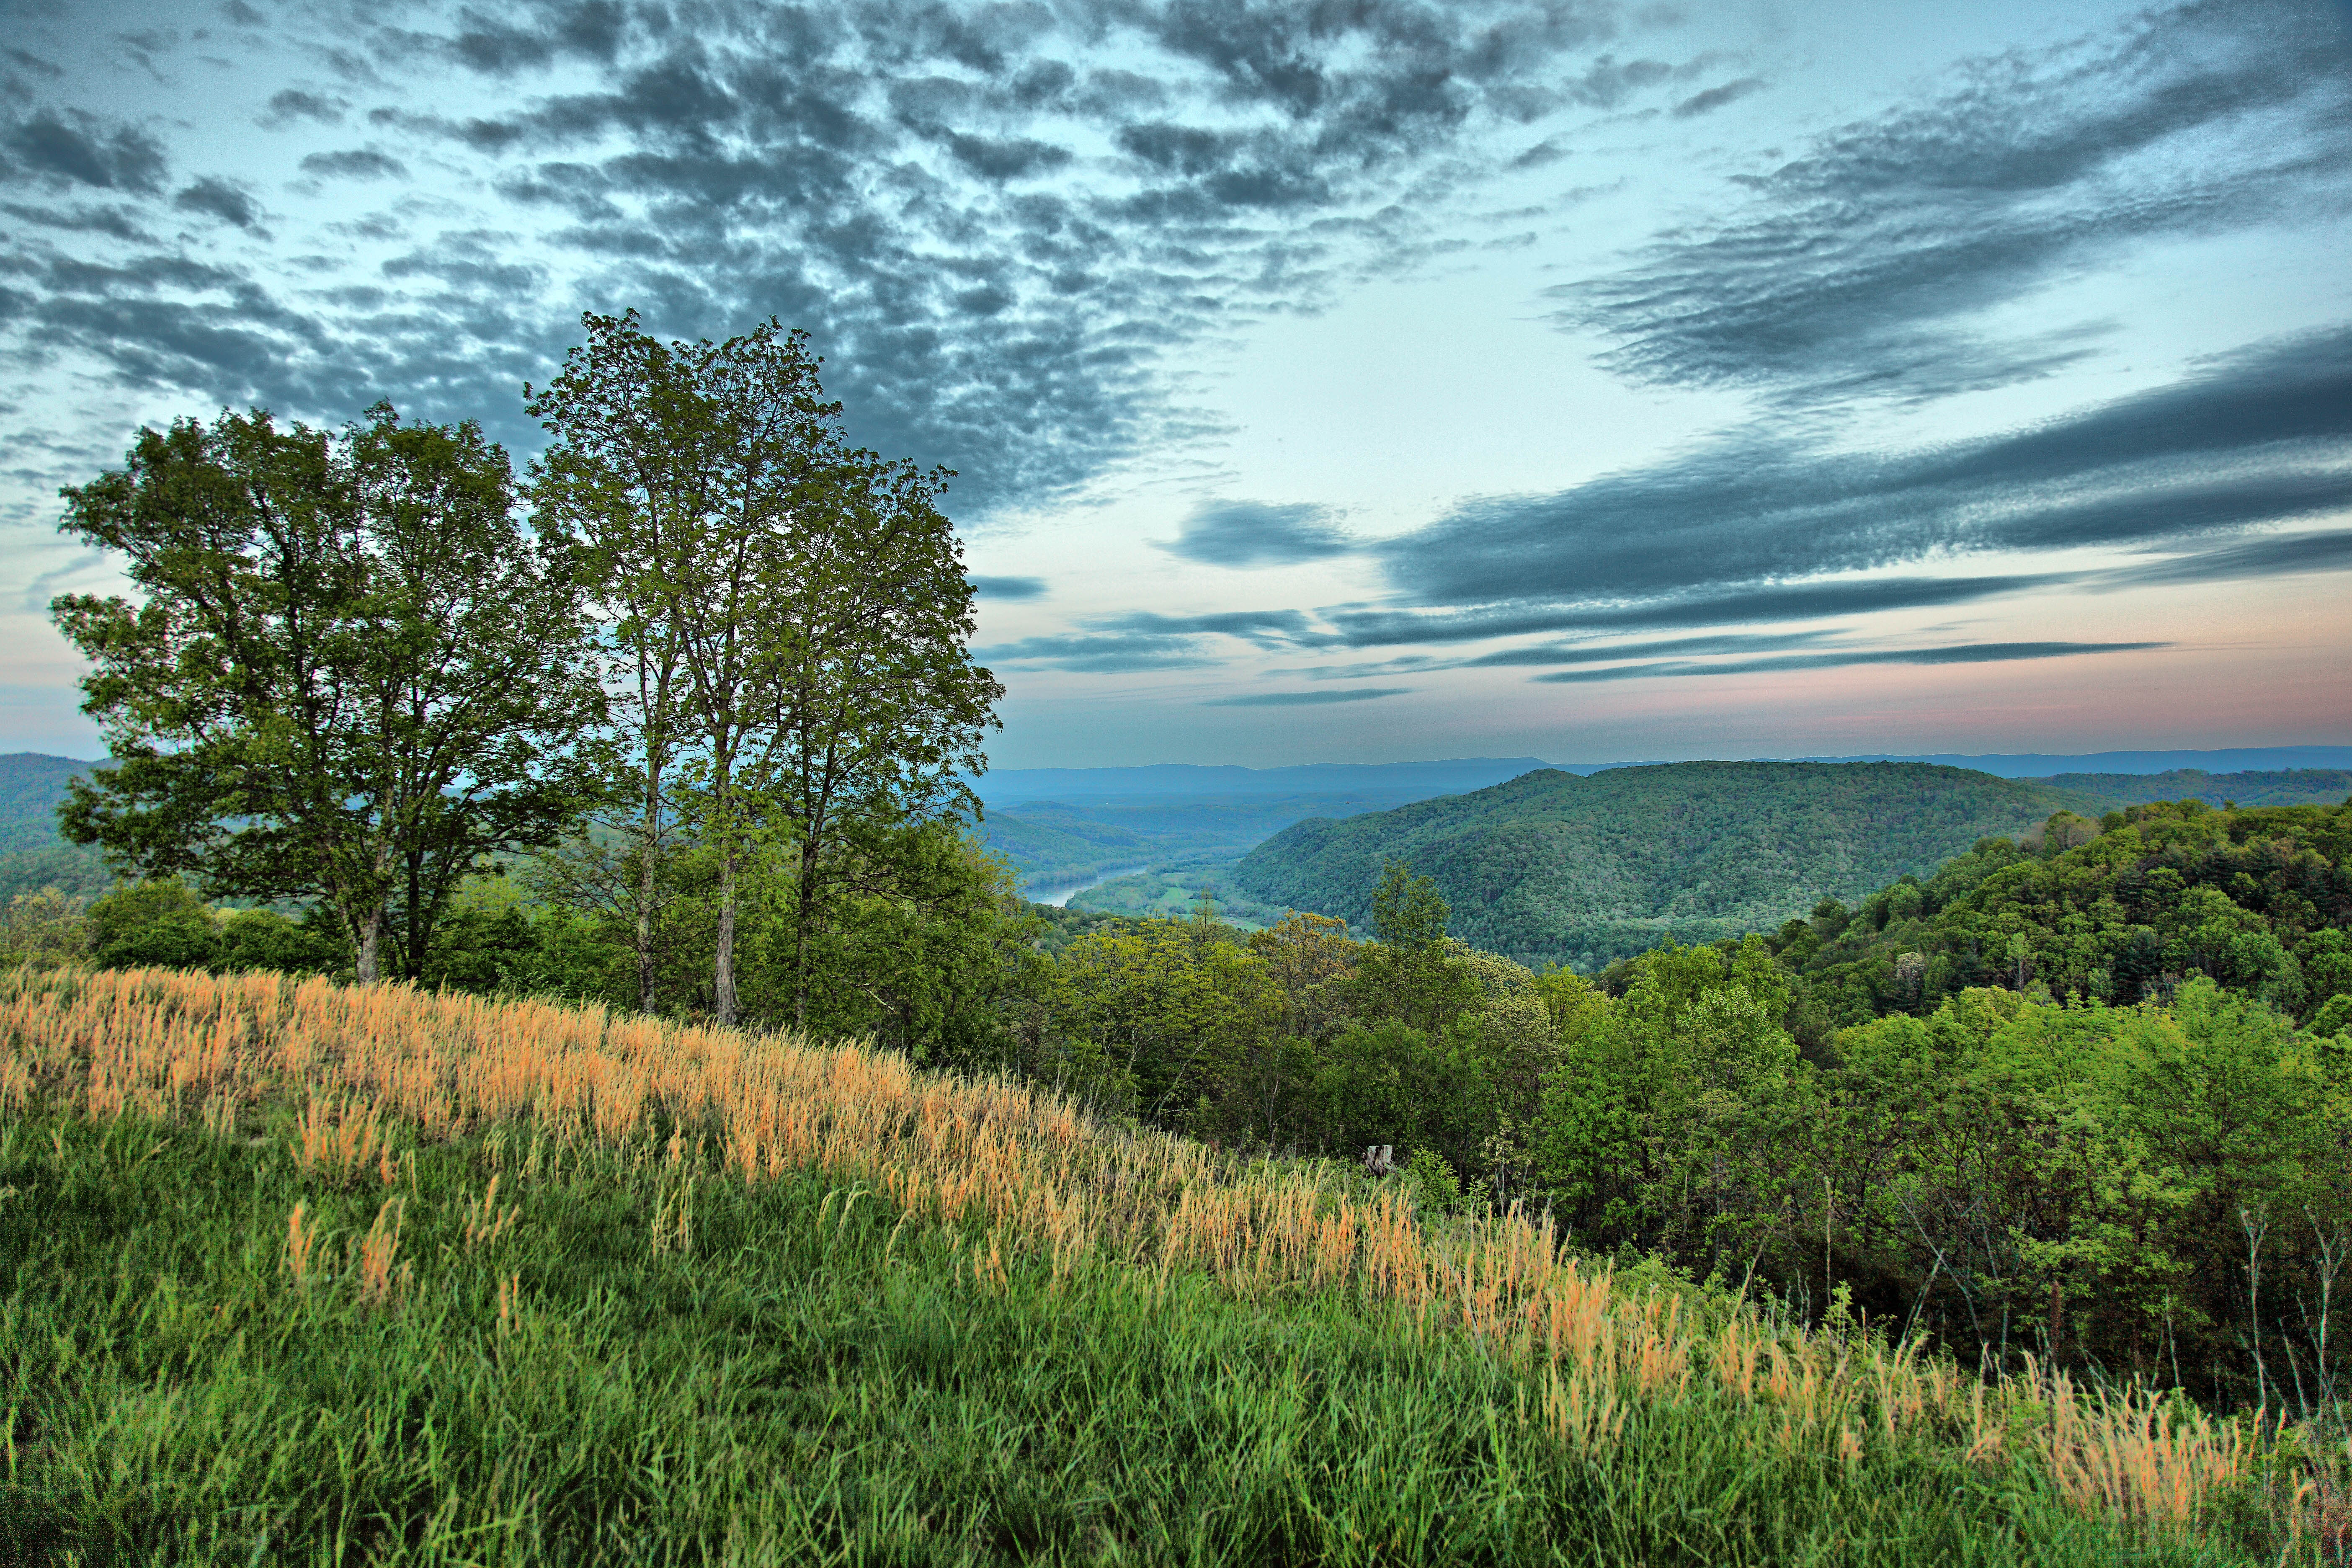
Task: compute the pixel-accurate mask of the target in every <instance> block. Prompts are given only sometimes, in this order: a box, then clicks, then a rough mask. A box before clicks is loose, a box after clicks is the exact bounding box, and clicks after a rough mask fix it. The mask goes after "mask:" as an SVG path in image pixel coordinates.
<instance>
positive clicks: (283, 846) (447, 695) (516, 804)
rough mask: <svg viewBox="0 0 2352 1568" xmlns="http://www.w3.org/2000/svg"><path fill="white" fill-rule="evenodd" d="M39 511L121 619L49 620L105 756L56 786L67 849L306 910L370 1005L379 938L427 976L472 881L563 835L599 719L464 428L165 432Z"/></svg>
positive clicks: (94, 601)
mask: <svg viewBox="0 0 2352 1568" xmlns="http://www.w3.org/2000/svg"><path fill="white" fill-rule="evenodd" d="M63 493H64V496H65V499H66V502H67V511H66V517H65V520H64V521H63V522H62V523H61V525H60V527H61V529H62V531H65V532H68V533H72V534H75V535H78V536H79V537H80V538H82V539H84V540H86V541H88V542H91V543H94V544H99V545H102V546H104V547H106V548H108V549H110V550H114V551H119V552H121V553H122V555H123V556H125V557H126V558H127V560H126V569H127V572H128V574H129V576H130V578H131V583H132V584H134V585H135V586H136V587H137V588H138V589H139V590H140V591H141V592H142V595H143V599H142V602H141V603H139V604H136V605H134V604H132V603H131V602H130V601H128V600H126V599H123V598H121V597H111V598H100V597H98V596H96V595H68V596H65V597H61V598H59V599H58V600H56V601H55V602H54V603H53V604H52V605H51V606H50V613H51V614H52V616H54V617H55V618H56V620H57V622H58V626H60V628H61V629H62V630H63V631H64V632H65V635H66V636H67V637H68V638H69V639H70V640H71V641H72V642H73V643H74V644H75V646H76V647H79V648H80V649H81V651H82V652H83V654H84V655H86V656H87V657H88V658H89V659H90V660H91V662H92V663H93V665H94V666H95V667H96V668H93V669H92V670H91V671H90V673H89V675H87V676H85V677H84V678H83V680H82V689H83V691H84V693H85V696H86V700H85V701H84V703H83V704H82V708H83V711H85V712H87V713H89V714H90V715H91V716H92V717H94V718H96V719H97V720H98V721H100V725H101V726H102V728H103V730H104V732H105V734H106V738H107V742H108V746H109V749H110V751H111V752H113V755H114V757H115V759H116V760H115V764H114V765H113V766H112V767H110V768H101V769H98V770H96V771H95V772H94V773H92V775H91V777H90V779H89V781H88V782H87V783H84V782H82V781H79V780H77V781H75V782H74V783H73V784H72V785H71V786H70V795H69V798H68V800H67V801H66V803H65V804H64V805H62V806H60V807H59V815H60V817H61V820H62V823H63V826H64V829H65V832H66V835H67V837H69V838H72V839H74V840H75V841H76V842H78V843H85V844H87V843H96V844H99V845H100V847H102V848H103V849H104V850H105V852H106V854H107V856H108V858H109V859H110V861H112V862H113V863H114V864H116V865H117V866H118V867H119V868H125V869H129V870H133V871H136V872H138V873H141V874H142V875H145V876H150V877H152V876H162V875H170V874H175V873H181V872H189V873H194V874H195V875H196V876H197V877H199V878H200V879H202V881H203V883H204V886H205V890H206V891H207V892H208V893H210V894H212V895H214V896H227V897H247V898H261V899H308V898H320V899H323V900H325V901H326V902H327V903H328V905H329V906H330V907H331V909H332V910H334V912H335V914H336V915H337V917H338V918H339V919H340V920H341V922H342V923H343V925H344V926H345V928H346V929H347V930H348V931H349V932H350V934H351V937H352V943H353V945H354V947H355V948H356V950H357V962H356V973H357V978H358V979H359V980H360V982H361V983H362V984H369V983H372V982H373V981H374V980H375V979H376V978H377V977H378V974H379V973H380V972H381V969H382V964H383V956H382V954H383V942H384V939H385V937H386V935H387V934H390V935H391V936H393V938H394V940H395V941H396V942H397V943H398V945H399V949H400V962H401V967H402V970H403V972H404V973H406V974H408V975H409V976H411V977H415V976H416V975H418V974H421V973H423V970H424V966H425V959H426V955H427V951H428V949H429V947H430V945H431V942H432V933H433V928H434V925H435V923H436V921H438V920H439V918H440V915H441V911H442V909H443V906H444V904H445V902H446V900H447V897H448V895H449V893H450V891H451V890H452V889H454V888H455V886H456V885H457V881H458V880H459V879H461V878H462V877H464V876H465V875H466V874H467V872H468V871H471V870H473V869H474V868H476V867H477V865H478V863H479V862H480V860H481V859H482V858H483V857H485V856H487V855H492V854H496V853H498V852H500V851H504V850H510V849H514V848H520V847H528V846H534V845H542V844H547V843H551V842H553V841H554V840H555V839H556V838H557V837H560V836H561V834H562V832H563V831H564V830H565V829H566V827H567V826H569V825H571V824H572V823H573V822H574V821H575V820H576V819H577V817H578V816H579V813H580V811H581V808H582V803H583V791H584V789H585V787H586V786H585V783H584V779H583V773H582V769H581V766H580V751H579V748H580V745H581V743H582V741H583V736H584V735H585V734H586V733H587V732H588V731H590V730H591V729H592V728H593V726H595V725H596V724H598V723H600V722H601V721H602V719H603V714H604V700H603V694H602V692H601V690H600V689H599V688H598V686H597V684H596V682H595V680H594V679H593V671H592V670H591V669H590V668H588V664H587V661H586V659H585V657H584V647H585V640H584V633H585V626H584V622H583V616H582V602H581V595H580V590H579V587H578V585H577V582H576V576H575V573H574V571H573V560H572V552H571V549H570V547H569V546H568V544H567V543H566V542H564V541H563V540H562V539H561V538H558V537H551V536H549V535H546V534H541V535H539V536H537V537H532V536H530V535H527V534H526V533H525V532H524V531H523V530H522V529H521V528H520V525H519V524H518V523H517V521H516V519H515V499H516V498H515V491H514V483H513V476H512V473H511V470H510V469H509V465H508V462H507V458H506V454H505V452H504V451H502V450H501V449H500V448H499V447H497V446H496V445H494V444H492V443H489V442H488V441H485V440H484V439H483V437H482V434H481V432H480V430H479V429H478V428H477V427H476V426H473V425H472V424H470V423H467V424H464V425H458V426H435V425H424V424H418V425H407V426H404V425H402V424H401V423H400V420H399V416H398V415H397V414H396V413H395V412H394V409H393V408H392V407H391V405H388V404H378V405H376V406H375V407H373V408H371V409H370V410H368V412H367V415H366V418H365V422H364V423H362V424H357V425H352V426H347V427H346V428H345V429H344V430H343V432H341V434H340V435H334V434H330V433H328V432H326V431H321V430H313V429H310V428H309V427H308V426H303V425H300V424H294V425H291V426H286V427H283V428H281V427H280V426H278V424H277V423H276V422H275V421H274V420H273V419H272V418H271V417H270V416H269V415H268V414H267V413H264V412H261V411H259V410H256V411H255V412H253V413H252V414H250V415H246V416H240V415H233V414H226V413H225V414H223V415H222V416H220V417H219V418H218V419H217V420H215V422H214V423H213V424H212V425H210V426H204V425H200V424H198V423H197V422H196V421H194V420H180V421H177V422H175V423H174V424H173V426H172V427H171V428H170V429H169V430H168V431H166V432H161V433H159V432H157V431H154V430H143V431H142V432H141V433H140V437H139V439H138V441H137V442H136V443H135V444H134V445H133V446H132V447H131V451H130V454H129V457H128V459H127V461H126V463H125V465H124V467H123V468H121V469H118V470H113V471H110V472H108V473H106V474H102V475H100V477H99V478H98V479H95V480H93V481H92V482H91V483H89V484H88V485H84V486H80V487H79V488H68V489H66V490H65V491H64V492H63ZM395 894H397V895H398V908H397V910H396V911H395V910H394V909H393V908H392V907H391V906H392V904H393V902H394V895H395Z"/></svg>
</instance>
